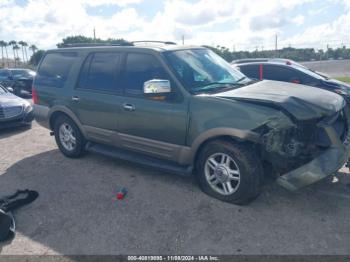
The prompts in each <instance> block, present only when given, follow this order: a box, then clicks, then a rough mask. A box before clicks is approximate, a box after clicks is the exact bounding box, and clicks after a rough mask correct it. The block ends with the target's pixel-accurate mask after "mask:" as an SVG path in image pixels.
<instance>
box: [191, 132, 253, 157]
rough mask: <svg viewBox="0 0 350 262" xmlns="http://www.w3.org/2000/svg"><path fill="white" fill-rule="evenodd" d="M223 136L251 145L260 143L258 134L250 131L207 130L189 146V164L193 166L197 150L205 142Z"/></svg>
mask: <svg viewBox="0 0 350 262" xmlns="http://www.w3.org/2000/svg"><path fill="white" fill-rule="evenodd" d="M223 136H230V137H232V138H236V139H239V140H242V141H249V142H253V143H260V136H259V134H257V133H255V132H253V131H250V130H242V129H237V128H226V127H219V128H213V129H209V130H207V131H205V132H203V133H202V134H200V135H199V136H198V137H196V139H195V140H194V141H193V143H192V145H191V149H190V152H189V156H188V158H189V163H190V164H194V161H195V158H196V155H197V153H198V150H199V149H200V147H201V146H202V145H203V143H205V142H206V141H208V140H210V139H215V138H219V137H223Z"/></svg>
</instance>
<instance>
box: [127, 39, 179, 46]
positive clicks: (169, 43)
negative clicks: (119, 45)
mask: <svg viewBox="0 0 350 262" xmlns="http://www.w3.org/2000/svg"><path fill="white" fill-rule="evenodd" d="M131 43H132V44H135V43H136V44H138V43H155V44H164V45H176V43H175V42H171V41H152V40H145V41H132V42H131Z"/></svg>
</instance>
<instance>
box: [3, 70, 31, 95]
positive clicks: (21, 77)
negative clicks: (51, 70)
mask: <svg viewBox="0 0 350 262" xmlns="http://www.w3.org/2000/svg"><path fill="white" fill-rule="evenodd" d="M35 74H36V73H35V72H34V71H33V70H30V69H25V68H24V69H23V68H5V69H0V84H1V85H2V86H4V87H6V88H8V87H11V88H12V89H11V90H13V92H14V94H15V95H17V96H20V95H21V94H22V91H26V92H27V93H30V94H31V93H32V85H33V79H34V76H35Z"/></svg>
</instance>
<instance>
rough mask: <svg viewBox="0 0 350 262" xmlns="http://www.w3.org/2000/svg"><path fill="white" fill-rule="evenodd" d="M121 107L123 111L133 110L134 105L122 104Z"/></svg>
mask: <svg viewBox="0 0 350 262" xmlns="http://www.w3.org/2000/svg"><path fill="white" fill-rule="evenodd" d="M123 108H124V110H125V111H135V106H134V105H132V104H127V103H125V104H123Z"/></svg>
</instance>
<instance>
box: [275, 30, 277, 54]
mask: <svg viewBox="0 0 350 262" xmlns="http://www.w3.org/2000/svg"><path fill="white" fill-rule="evenodd" d="M275 51H276V52H277V34H276V38H275Z"/></svg>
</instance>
